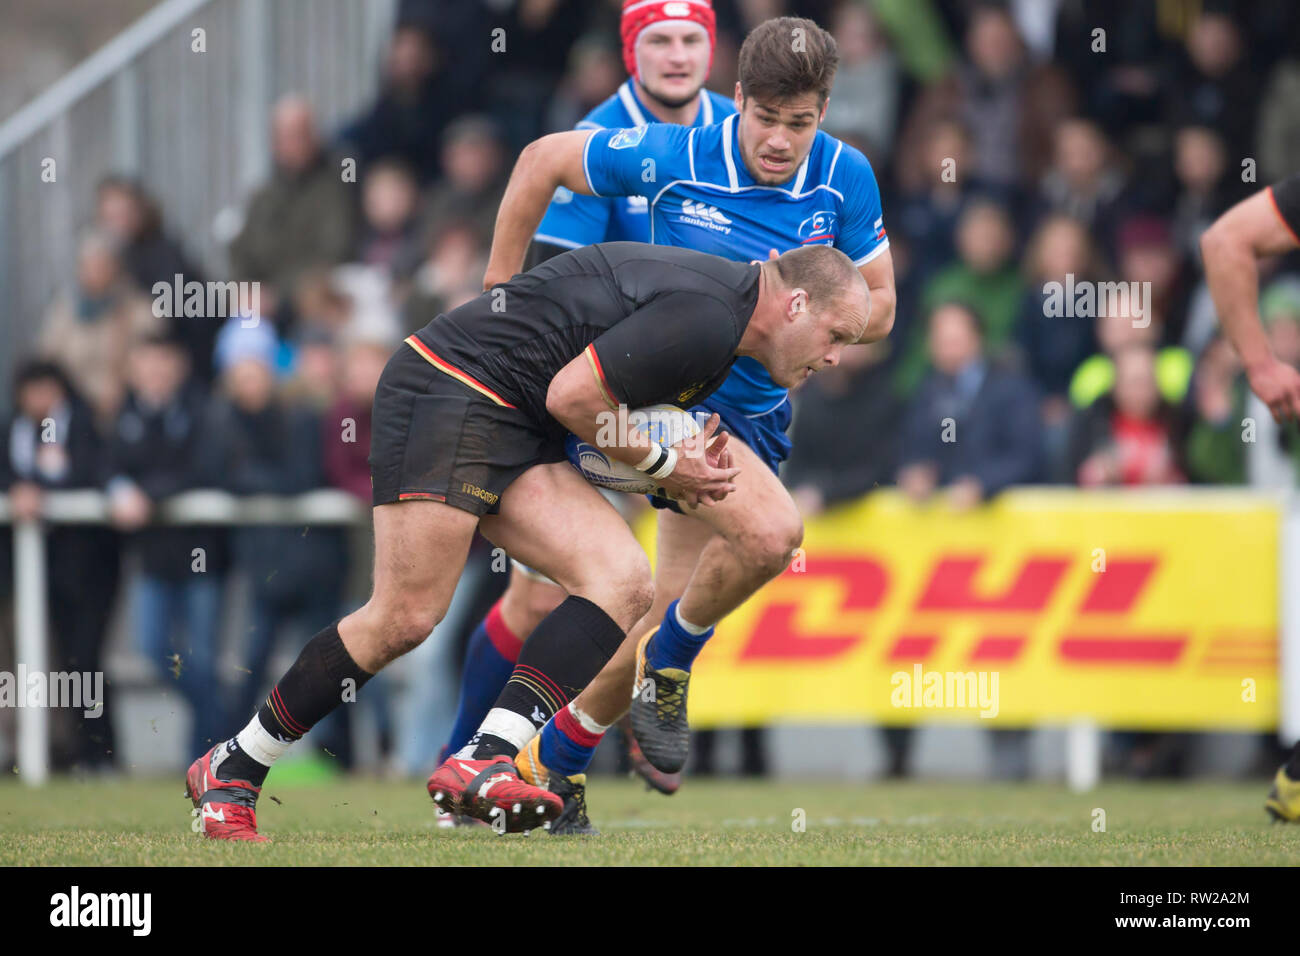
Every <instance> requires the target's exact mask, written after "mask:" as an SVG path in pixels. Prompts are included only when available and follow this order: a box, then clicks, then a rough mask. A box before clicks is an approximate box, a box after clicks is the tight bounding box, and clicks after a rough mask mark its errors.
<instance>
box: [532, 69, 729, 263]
mask: <svg viewBox="0 0 1300 956" xmlns="http://www.w3.org/2000/svg"><path fill="white" fill-rule="evenodd" d="M735 112H736V106H735V104H734V103H732V101H731V100H729V99H727V98H726V97H725V96H719V95H718V94H717V93H713V92H710V91H709V90H704V89H702V90H700V108H699V110H697V111H696V114H695V126H708V125H710V124H712V123H714V122H716V121H718V120H721V119H722V118H723V117H726V116H730V115H731V114H733V113H735ZM655 122H658V121H657V120H656V119H655V118H654V114H653V113H651V112H650V111H649V110H648V109H646V107H645V104H644V103H642V102H641V101H640V100H639V99H638V98H637V95H636V85H635V84H634V83H633V82H632V81H631V80H625V81H624V82H623V85H622V86H620V87H619V88H618V92H617V93H615V94H614V95H613V96H611V97H610V98H609V99H607V100H605V102H603V103H601V104H600V105H599V106H597V107H596V108H595V109H593V110H592V111H591V112H590V113H588V114H587V115H586V117H585V118H584V119H583V120H582V122H580V123H579V124H578V125H577V126H576V127H575V128H576V129H605V128H607V127H616V128H621V127H624V126H645V125H647V124H649V123H655ZM647 209H648V203H647V202H646V199H645V197H644V196H617V197H610V198H607V199H598V198H596V197H595V196H582V195H574V193H573V192H572V191H571V190H568V189H565V188H564V187H563V186H561V187H560V188H559V189H557V190H556V191H555V196H554V198H553V199H552V200H551V205H550V206H549V207H548V208H547V210H546V215H545V216H544V217H543V219H542V222H541V225H539V226H538V227H537V232H536V233H534V235H533V238H534V239H535V240H537V241H538V242H548V243H550V244H551V245H554V246H562V247H564V248H565V249H576V248H578V247H579V246H589V245H591V244H592V243H595V242H615V241H618V240H621V239H622V240H627V241H629V242H649V241H650V217H649V216H648V215H647V214H646V211H647Z"/></svg>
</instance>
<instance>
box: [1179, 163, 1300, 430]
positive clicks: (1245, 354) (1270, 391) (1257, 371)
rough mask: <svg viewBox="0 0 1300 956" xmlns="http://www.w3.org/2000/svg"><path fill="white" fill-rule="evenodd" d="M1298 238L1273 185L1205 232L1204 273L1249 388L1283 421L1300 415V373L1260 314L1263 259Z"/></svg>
mask: <svg viewBox="0 0 1300 956" xmlns="http://www.w3.org/2000/svg"><path fill="white" fill-rule="evenodd" d="M1297 246H1300V243H1298V242H1297V240H1296V236H1295V234H1294V233H1293V232H1292V231H1291V229H1290V227H1289V226H1288V225H1287V223H1286V221H1285V220H1284V219H1283V218H1282V216H1281V214H1280V212H1279V210H1278V207H1277V205H1276V202H1275V199H1274V195H1273V189H1272V187H1268V188H1265V189H1263V190H1261V191H1260V192H1258V193H1256V194H1255V195H1254V196H1252V197H1250V198H1249V199H1246V200H1243V201H1242V202H1240V203H1238V204H1237V205H1235V206H1233V207H1232V208H1231V209H1229V210H1228V211H1227V212H1226V213H1224V214H1223V215H1222V216H1220V217H1219V219H1218V221H1216V222H1215V223H1214V225H1212V226H1211V227H1210V228H1209V229H1207V230H1206V231H1205V233H1204V234H1203V235H1202V236H1201V253H1202V256H1203V258H1204V261H1205V278H1206V281H1207V283H1208V284H1209V287H1210V295H1211V296H1212V297H1213V299H1214V306H1215V309H1216V311H1217V312H1218V315H1219V321H1220V322H1221V323H1222V325H1223V331H1224V332H1225V333H1226V334H1227V336H1228V339H1229V340H1230V341H1231V342H1232V344H1233V346H1234V347H1235V348H1236V350H1237V354H1238V355H1239V356H1240V357H1241V361H1242V364H1243V365H1244V366H1245V369H1246V374H1247V376H1248V377H1249V379H1250V387H1251V389H1252V390H1253V391H1254V392H1255V394H1256V395H1258V396H1259V398H1260V400H1261V401H1262V402H1264V403H1265V404H1266V405H1268V407H1269V410H1270V411H1272V413H1273V417H1274V418H1275V419H1277V420H1279V421H1281V420H1282V419H1284V418H1288V417H1296V418H1300V372H1297V371H1296V370H1295V369H1294V368H1292V367H1291V366H1290V365H1287V364H1286V363H1284V362H1281V361H1279V360H1278V358H1277V357H1276V356H1275V355H1274V354H1273V350H1272V348H1271V347H1270V346H1269V342H1268V336H1267V335H1266V334H1265V332H1264V326H1263V323H1262V322H1261V321H1260V317H1259V259H1260V258H1261V257H1263V256H1269V255H1277V254H1279V253H1283V252H1289V251H1291V250H1293V249H1295V248H1297Z"/></svg>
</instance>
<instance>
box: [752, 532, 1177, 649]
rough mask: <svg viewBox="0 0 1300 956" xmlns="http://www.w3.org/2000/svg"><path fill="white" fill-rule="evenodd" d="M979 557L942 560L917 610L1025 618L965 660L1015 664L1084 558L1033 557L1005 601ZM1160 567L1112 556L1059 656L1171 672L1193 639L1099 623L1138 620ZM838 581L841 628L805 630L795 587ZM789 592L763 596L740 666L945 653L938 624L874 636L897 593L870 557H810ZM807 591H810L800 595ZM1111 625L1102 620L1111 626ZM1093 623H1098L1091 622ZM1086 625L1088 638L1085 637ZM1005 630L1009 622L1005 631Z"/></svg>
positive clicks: (984, 639)
mask: <svg viewBox="0 0 1300 956" xmlns="http://www.w3.org/2000/svg"><path fill="white" fill-rule="evenodd" d="M985 560H986V559H985V557H983V556H979V555H970V554H963V555H940V556H938V557H937V558H936V559H935V562H934V565H933V569H932V570H931V572H930V574H929V575H928V577H927V578H926V583H925V586H924V587H922V588H921V590H920V594H919V596H918V597H917V599H916V602H915V604H914V605H913V610H914V611H916V612H923V613H925V614H926V620H927V621H931V622H933V615H934V613H935V612H939V613H940V614H941V615H942V616H949V615H955V614H958V613H960V615H961V620H962V621H969V620H971V619H972V618H975V619H978V617H979V616H980V615H982V614H992V615H997V616H998V617H999V620H1001V619H1003V618H1005V616H1006V615H1007V614H1009V613H1010V614H1019V615H1024V618H1025V621H1024V625H1023V626H1024V631H1023V632H1020V633H1006V632H1005V631H990V632H988V633H984V634H981V635H980V636H979V637H978V638H976V639H975V640H974V642H973V643H972V644H971V646H970V648H969V650H968V651H967V654H966V660H967V661H969V662H970V663H973V664H997V665H1001V666H1011V665H1014V664H1015V663H1016V661H1018V660H1019V659H1020V657H1021V656H1022V655H1023V654H1024V652H1025V650H1026V648H1027V647H1028V644H1029V636H1028V631H1029V630H1030V629H1031V628H1032V626H1033V623H1034V619H1035V618H1037V617H1039V616H1041V615H1042V614H1043V613H1044V612H1045V611H1046V610H1047V609H1048V607H1049V606H1050V605H1051V602H1052V600H1053V598H1054V597H1055V596H1056V595H1057V594H1058V593H1059V592H1060V589H1061V585H1062V582H1063V581H1064V579H1065V577H1066V573H1067V572H1068V571H1069V569H1070V566H1071V564H1072V563H1074V561H1075V560H1076V559H1073V558H1066V557H1062V556H1059V555H1030V556H1027V557H1026V558H1025V559H1024V560H1023V562H1022V564H1021V566H1020V568H1019V570H1018V571H1017V572H1016V574H1015V576H1014V578H1012V580H1011V581H1010V583H1009V584H1008V585H1007V586H1006V587H1005V588H1004V589H1002V590H1001V592H1000V593H993V594H987V593H980V592H979V591H978V590H977V589H976V586H975V581H976V578H977V576H978V575H979V572H980V569H981V567H982V566H983V564H984V562H985ZM1159 564H1160V558H1159V556H1152V555H1141V556H1114V557H1112V558H1111V559H1110V560H1109V561H1108V562H1107V568H1106V571H1105V573H1099V574H1097V575H1096V580H1095V581H1094V582H1093V583H1092V584H1091V585H1090V586H1089V588H1088V590H1087V592H1086V593H1085V594H1084V596H1083V598H1082V600H1081V601H1080V604H1079V607H1078V608H1077V613H1078V614H1079V616H1080V618H1081V620H1080V621H1078V622H1074V623H1073V624H1072V625H1070V626H1069V629H1068V630H1067V631H1066V633H1064V634H1062V635H1061V636H1060V637H1059V638H1058V639H1057V640H1056V647H1055V655H1056V656H1057V657H1058V658H1059V659H1060V660H1062V661H1066V662H1069V663H1071V664H1079V665H1087V666H1170V665H1173V664H1175V663H1177V662H1178V661H1179V660H1180V658H1181V656H1182V654H1183V652H1184V651H1185V650H1186V647H1187V644H1188V643H1189V641H1190V635H1189V634H1186V633H1169V634H1155V635H1153V634H1137V633H1128V632H1126V631H1124V630H1122V629H1117V628H1115V627H1114V626H1113V625H1107V624H1101V623H1100V622H1098V621H1097V618H1096V615H1120V614H1129V613H1131V612H1132V611H1133V610H1134V609H1135V608H1136V607H1137V605H1138V603H1139V601H1140V599H1141V597H1142V595H1143V594H1144V593H1145V592H1146V590H1147V588H1148V587H1149V586H1150V584H1151V581H1152V579H1153V576H1154V574H1155V571H1156V569H1157V567H1158V565H1159ZM825 579H831V580H833V581H834V582H835V583H836V584H837V585H838V586H839V587H841V588H842V589H843V597H842V599H841V601H840V604H839V610H840V611H841V612H842V613H841V614H837V615H836V621H835V623H834V624H832V625H829V626H825V627H823V628H822V629H818V630H811V629H809V628H807V627H805V626H803V625H801V622H800V611H801V610H802V609H803V603H804V602H802V601H801V600H800V599H799V598H798V597H797V596H792V595H791V594H790V587H789V585H790V584H791V583H794V584H796V586H807V585H810V584H812V583H813V582H814V581H817V580H825ZM779 580H780V581H781V582H783V583H784V584H785V587H783V588H781V589H779V591H780V592H781V593H779V594H778V593H777V591H778V589H774V588H772V587H771V586H769V588H767V589H765V590H764V591H762V592H760V593H759V595H758V596H757V597H756V598H755V600H756V601H758V602H760V603H761V604H762V608H761V610H760V612H759V614H758V616H757V619H756V620H755V622H754V624H753V626H752V628H751V629H750V633H749V635H748V637H747V639H746V640H745V642H744V644H743V646H742V647H741V649H740V651H739V653H738V654H737V659H738V661H741V662H747V663H762V662H769V661H776V660H795V661H798V660H803V661H826V660H827V659H830V658H835V657H838V656H840V655H842V654H845V653H848V652H849V651H851V650H854V649H856V648H857V647H860V646H861V645H862V644H863V643H864V642H868V641H876V642H877V643H878V645H879V647H880V655H881V657H882V659H884V660H888V661H890V662H902V661H925V660H926V659H928V658H930V657H932V656H934V655H935V654H936V653H938V652H939V651H941V650H942V649H943V646H944V642H945V640H947V637H946V635H945V634H944V633H943V632H942V625H940V631H939V632H938V633H936V632H934V630H933V627H934V625H933V623H931V624H929V625H927V629H925V630H915V629H913V628H911V627H909V626H908V625H907V624H906V623H904V624H903V626H902V628H901V629H900V631H899V632H898V633H897V634H891V635H878V634H873V633H872V632H871V621H872V617H873V616H874V613H875V612H877V611H879V610H880V609H881V608H882V606H883V605H884V603H885V601H886V600H887V598H888V597H889V595H890V588H891V584H892V582H891V579H890V575H889V572H888V569H887V568H886V566H885V564H884V563H883V562H881V561H878V560H876V559H874V558H870V557H862V556H851V557H812V556H810V557H808V558H807V560H806V564H805V567H804V570H802V571H798V572H796V571H793V570H787V571H786V572H785V574H783V575H782V576H781V578H780V579H779ZM801 589H802V587H801ZM1103 620H1104V618H1103ZM1089 622H1092V623H1089ZM1080 624H1082V625H1083V627H1084V630H1082V631H1081V630H1079V628H1078V625H1080ZM1003 626H1005V623H1004V624H1003Z"/></svg>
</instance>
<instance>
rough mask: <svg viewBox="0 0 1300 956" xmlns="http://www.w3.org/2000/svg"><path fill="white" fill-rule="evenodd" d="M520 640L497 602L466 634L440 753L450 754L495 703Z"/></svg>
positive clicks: (516, 653) (507, 678) (472, 733)
mask: <svg viewBox="0 0 1300 956" xmlns="http://www.w3.org/2000/svg"><path fill="white" fill-rule="evenodd" d="M523 643H524V642H523V641H522V640H520V639H519V638H518V637H516V636H515V635H514V633H512V632H511V630H510V629H509V628H508V627H506V624H505V621H504V620H502V618H501V602H499V601H498V602H497V603H496V604H494V605H492V610H490V611H488V614H487V617H485V618H484V619H483V620H482V621H480V622H479V625H478V627H476V628H474V633H473V634H471V635H470V638H469V647H468V648H467V649H466V651H465V670H464V671H463V672H462V673H461V676H460V703H459V705H457V708H456V723H455V725H454V726H453V727H452V729H451V739H450V740H448V741H447V749H446V750H445V751H444V754H454V753H455V752H456V751H458V750H460V749H461V748H462V747H464V746H465V745H466V744H467V743H469V739H470V738H471V737H473V736H474V734H475V733H476V732H477V731H478V728H479V725H480V724H482V723H483V718H485V717H487V715H488V711H489V710H491V709H492V705H493V704H494V703H496V699H497V697H498V696H500V694H501V688H503V687H505V686H506V681H508V680H510V675H511V674H512V673H514V669H515V661H517V660H518V659H519V650H520V648H522V647H523Z"/></svg>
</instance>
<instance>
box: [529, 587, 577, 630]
mask: <svg viewBox="0 0 1300 956" xmlns="http://www.w3.org/2000/svg"><path fill="white" fill-rule="evenodd" d="M566 597H568V595H567V594H565V592H564V588H562V587H560V586H559V585H555V584H542V583H535V584H533V585H532V586H530V587H529V589H528V596H527V601H526V604H525V612H526V619H527V622H528V630H529V631H530V632H531V631H532V629H533V628H535V627H536V626H537V625H538V624H540V623H542V618H544V617H546V615H548V614H550V613H551V612H552V611H554V610H555V609H556V608H557V607H559V606H560V605H561V604H562V603H564V599H565V598H566ZM519 636H520V637H527V636H528V635H527V634H520V635H519Z"/></svg>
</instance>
